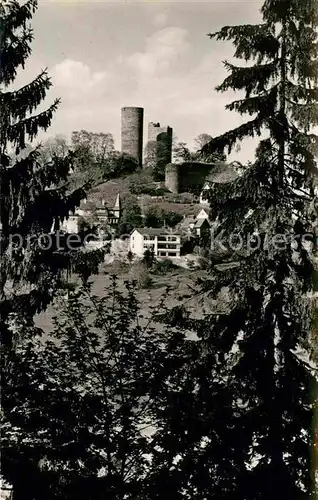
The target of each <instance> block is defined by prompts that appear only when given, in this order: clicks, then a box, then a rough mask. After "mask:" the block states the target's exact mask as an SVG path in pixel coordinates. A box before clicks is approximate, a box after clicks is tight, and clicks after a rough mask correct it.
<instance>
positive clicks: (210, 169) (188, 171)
mask: <svg viewBox="0 0 318 500" xmlns="http://www.w3.org/2000/svg"><path fill="white" fill-rule="evenodd" d="M237 177H238V174H237V172H236V171H235V170H234V169H233V167H230V166H229V165H226V164H225V163H202V162H184V163H181V164H176V163H170V164H168V165H166V169H165V186H166V188H167V189H169V191H171V193H174V194H179V193H192V194H194V195H197V196H199V195H200V194H201V192H202V190H203V189H204V188H205V185H206V183H225V182H231V181H234V180H235V179H236V178H237Z"/></svg>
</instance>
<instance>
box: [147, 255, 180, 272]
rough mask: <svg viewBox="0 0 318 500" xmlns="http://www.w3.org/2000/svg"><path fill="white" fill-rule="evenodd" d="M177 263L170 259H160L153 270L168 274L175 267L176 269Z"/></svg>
mask: <svg viewBox="0 0 318 500" xmlns="http://www.w3.org/2000/svg"><path fill="white" fill-rule="evenodd" d="M176 267H177V266H176V265H175V264H173V262H172V261H171V260H170V259H165V260H162V261H158V262H156V263H155V264H154V266H153V268H152V272H153V273H154V274H159V275H164V274H167V273H169V272H171V271H173V270H174V269H176Z"/></svg>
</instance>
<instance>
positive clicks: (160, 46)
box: [127, 27, 189, 76]
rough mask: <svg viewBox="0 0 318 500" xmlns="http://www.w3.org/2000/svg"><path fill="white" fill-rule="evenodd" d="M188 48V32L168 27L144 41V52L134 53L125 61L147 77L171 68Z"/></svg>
mask: <svg viewBox="0 0 318 500" xmlns="http://www.w3.org/2000/svg"><path fill="white" fill-rule="evenodd" d="M188 48H189V43H188V32H187V31H186V30H184V29H182V28H178V27H170V28H164V29H162V30H160V31H157V32H156V33H154V34H153V35H151V36H150V37H148V38H147V39H146V48H145V51H144V52H135V53H134V54H132V55H131V56H130V57H128V59H127V64H128V66H129V67H130V68H131V69H133V70H135V71H137V72H139V74H140V73H141V74H144V75H148V76H151V75H152V76H154V75H155V74H159V73H162V72H165V71H167V70H169V69H170V68H171V65H172V63H173V62H174V61H175V60H176V59H177V58H178V57H179V56H180V55H182V54H184V53H185V52H186V50H187V49H188Z"/></svg>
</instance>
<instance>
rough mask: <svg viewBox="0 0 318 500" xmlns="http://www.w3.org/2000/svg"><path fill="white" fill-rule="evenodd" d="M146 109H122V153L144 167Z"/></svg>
mask: <svg viewBox="0 0 318 500" xmlns="http://www.w3.org/2000/svg"><path fill="white" fill-rule="evenodd" d="M143 128H144V108H136V107H125V108H122V109H121V151H122V153H126V154H128V155H130V156H132V157H133V158H135V159H136V160H137V162H138V165H139V166H140V167H142V148H143Z"/></svg>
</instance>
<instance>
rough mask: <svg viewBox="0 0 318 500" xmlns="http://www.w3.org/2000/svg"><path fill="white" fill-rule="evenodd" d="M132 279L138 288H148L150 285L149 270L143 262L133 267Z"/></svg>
mask: <svg viewBox="0 0 318 500" xmlns="http://www.w3.org/2000/svg"><path fill="white" fill-rule="evenodd" d="M132 277H133V279H134V280H135V281H136V282H137V285H138V288H150V286H151V285H152V279H151V276H150V274H149V270H148V268H147V266H146V264H144V263H143V262H138V263H136V264H134V265H133V267H132Z"/></svg>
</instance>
